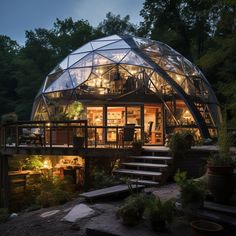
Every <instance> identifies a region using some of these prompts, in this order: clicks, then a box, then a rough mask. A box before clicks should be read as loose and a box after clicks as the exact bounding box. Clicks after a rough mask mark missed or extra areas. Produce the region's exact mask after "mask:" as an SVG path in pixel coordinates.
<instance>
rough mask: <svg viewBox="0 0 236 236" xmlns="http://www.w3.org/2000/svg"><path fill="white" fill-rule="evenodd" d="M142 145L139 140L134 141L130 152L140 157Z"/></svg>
mask: <svg viewBox="0 0 236 236" xmlns="http://www.w3.org/2000/svg"><path fill="white" fill-rule="evenodd" d="M142 146H143V143H142V141H141V140H136V141H134V142H133V143H132V152H133V154H134V155H141V153H142Z"/></svg>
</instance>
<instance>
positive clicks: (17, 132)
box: [16, 124, 19, 149]
mask: <svg viewBox="0 0 236 236" xmlns="http://www.w3.org/2000/svg"><path fill="white" fill-rule="evenodd" d="M18 146H19V127H18V124H17V125H16V149H17V148H18Z"/></svg>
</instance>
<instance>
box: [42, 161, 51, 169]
mask: <svg viewBox="0 0 236 236" xmlns="http://www.w3.org/2000/svg"><path fill="white" fill-rule="evenodd" d="M50 167H51V162H50V160H44V162H43V168H45V169H49V168H50Z"/></svg>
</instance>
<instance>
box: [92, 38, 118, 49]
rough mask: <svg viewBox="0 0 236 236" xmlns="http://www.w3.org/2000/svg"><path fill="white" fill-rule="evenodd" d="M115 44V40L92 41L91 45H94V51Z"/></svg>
mask: <svg viewBox="0 0 236 236" xmlns="http://www.w3.org/2000/svg"><path fill="white" fill-rule="evenodd" d="M114 42H115V41H114V40H97V41H92V42H91V44H92V47H93V50H96V49H98V48H101V47H104V46H106V45H108V44H110V43H114Z"/></svg>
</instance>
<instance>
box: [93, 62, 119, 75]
mask: <svg viewBox="0 0 236 236" xmlns="http://www.w3.org/2000/svg"><path fill="white" fill-rule="evenodd" d="M114 67H115V65H113V64H111V65H106V66H96V67H93V73H94V74H95V75H97V76H99V77H100V76H102V75H103V74H105V73H106V72H107V71H109V70H111V69H112V68H114Z"/></svg>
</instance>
